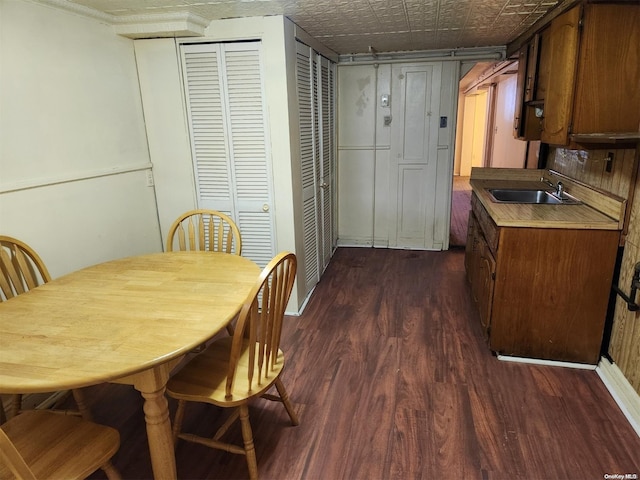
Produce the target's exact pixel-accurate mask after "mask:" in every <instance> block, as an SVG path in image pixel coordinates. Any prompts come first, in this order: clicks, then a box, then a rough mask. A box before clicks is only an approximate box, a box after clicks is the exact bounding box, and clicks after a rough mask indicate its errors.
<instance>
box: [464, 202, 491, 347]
mask: <svg viewBox="0 0 640 480" xmlns="http://www.w3.org/2000/svg"><path fill="white" fill-rule="evenodd" d="M465 260H466V266H467V278H468V279H469V282H470V283H471V294H472V295H473V299H474V301H475V302H476V304H477V305H478V309H479V310H480V322H481V324H482V330H483V332H484V334H485V336H486V337H488V335H489V322H490V320H491V306H492V299H493V284H494V277H495V267H496V261H495V260H494V258H493V255H492V254H491V250H490V249H489V245H488V244H487V241H486V240H485V238H484V235H483V234H482V230H481V228H480V225H479V224H478V221H477V220H476V218H475V215H474V214H473V213H470V214H469V230H468V235H467V254H466V255H465Z"/></svg>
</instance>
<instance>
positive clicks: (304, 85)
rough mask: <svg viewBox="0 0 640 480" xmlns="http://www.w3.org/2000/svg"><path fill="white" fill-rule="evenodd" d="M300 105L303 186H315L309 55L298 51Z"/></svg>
mask: <svg viewBox="0 0 640 480" xmlns="http://www.w3.org/2000/svg"><path fill="white" fill-rule="evenodd" d="M296 73H297V88H298V107H299V117H300V120H299V121H300V161H301V164H302V165H301V166H302V187H303V188H306V187H311V186H313V184H314V182H313V106H312V97H311V66H310V64H309V57H308V56H305V55H303V54H301V53H298V56H297V62H296Z"/></svg>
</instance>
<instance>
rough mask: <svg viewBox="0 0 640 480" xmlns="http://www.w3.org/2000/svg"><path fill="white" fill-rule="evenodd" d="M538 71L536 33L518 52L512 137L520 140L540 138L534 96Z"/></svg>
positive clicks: (537, 108)
mask: <svg viewBox="0 0 640 480" xmlns="http://www.w3.org/2000/svg"><path fill="white" fill-rule="evenodd" d="M537 71H538V35H536V36H535V37H534V39H533V40H532V41H531V42H530V43H527V44H526V45H523V46H522V48H521V49H520V52H519V53H518V83H517V88H516V108H515V118H514V125H513V127H514V137H515V138H518V139H521V140H540V134H541V131H542V124H541V122H540V118H539V117H537V116H536V112H538V111H540V109H539V106H540V105H539V103H540V102H538V101H537V100H538V99H537V98H536V94H537V93H538V92H537V91H536V85H537Z"/></svg>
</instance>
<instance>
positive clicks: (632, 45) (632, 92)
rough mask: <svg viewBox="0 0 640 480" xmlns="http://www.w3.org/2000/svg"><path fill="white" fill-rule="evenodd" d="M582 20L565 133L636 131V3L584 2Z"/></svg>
mask: <svg viewBox="0 0 640 480" xmlns="http://www.w3.org/2000/svg"><path fill="white" fill-rule="evenodd" d="M584 25H585V28H584V31H583V32H582V39H581V45H580V56H579V58H578V76H577V84H576V94H575V98H576V101H575V107H574V116H573V117H574V118H573V129H572V130H573V131H572V132H571V133H581V134H584V133H603V132H637V131H638V127H639V126H640V61H639V60H640V58H639V55H640V4H637V3H636V4H635V5H609V4H593V5H586V6H585V10H584ZM592 98H593V99H597V101H589V99H592Z"/></svg>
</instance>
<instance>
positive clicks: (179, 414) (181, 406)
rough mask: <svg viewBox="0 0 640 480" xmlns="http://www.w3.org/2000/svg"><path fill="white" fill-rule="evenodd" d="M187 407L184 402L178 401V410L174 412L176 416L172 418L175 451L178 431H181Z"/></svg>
mask: <svg viewBox="0 0 640 480" xmlns="http://www.w3.org/2000/svg"><path fill="white" fill-rule="evenodd" d="M186 407H187V401H186V400H178V409H177V410H176V416H175V417H174V418H173V429H172V434H173V448H174V449H175V448H176V446H177V445H178V435H180V430H181V429H182V422H183V420H184V411H185V409H186Z"/></svg>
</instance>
